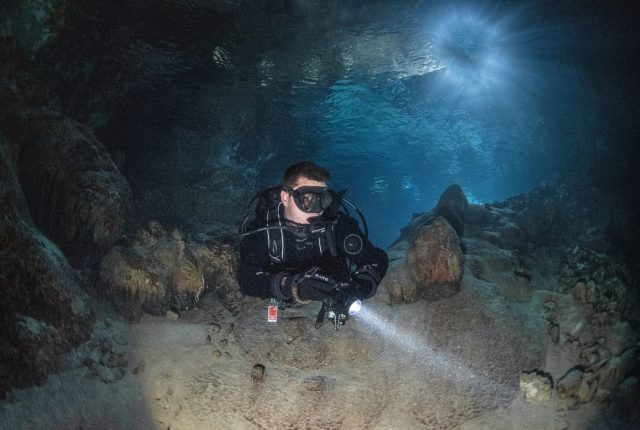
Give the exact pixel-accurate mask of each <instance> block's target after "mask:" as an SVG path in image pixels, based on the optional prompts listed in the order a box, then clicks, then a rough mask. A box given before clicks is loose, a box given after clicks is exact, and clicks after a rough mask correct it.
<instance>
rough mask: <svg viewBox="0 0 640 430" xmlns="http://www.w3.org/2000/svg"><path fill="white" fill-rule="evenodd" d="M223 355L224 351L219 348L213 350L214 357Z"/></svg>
mask: <svg viewBox="0 0 640 430" xmlns="http://www.w3.org/2000/svg"><path fill="white" fill-rule="evenodd" d="M220 357H222V352H220V350H219V349H216V350H215V351H213V358H220Z"/></svg>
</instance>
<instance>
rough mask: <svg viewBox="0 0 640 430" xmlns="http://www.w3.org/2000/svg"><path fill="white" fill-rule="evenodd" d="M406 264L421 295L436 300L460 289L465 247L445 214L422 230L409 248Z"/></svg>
mask: <svg viewBox="0 0 640 430" xmlns="http://www.w3.org/2000/svg"><path fill="white" fill-rule="evenodd" d="M407 267H408V269H409V276H410V277H411V279H412V280H413V282H415V283H416V285H417V286H418V294H419V295H420V296H421V297H424V298H429V299H436V298H441V297H447V296H451V295H453V294H455V293H457V292H458V291H459V290H460V281H461V280H462V272H463V265H462V250H461V249H460V244H459V240H458V235H457V234H456V232H455V230H454V229H453V228H452V227H451V225H449V223H448V222H447V221H446V220H445V219H444V218H443V217H438V218H436V219H435V221H434V222H433V223H432V224H429V225H428V226H425V227H423V228H422V229H421V230H420V232H419V233H418V236H417V237H416V239H415V240H414V241H413V243H412V244H411V246H410V247H409V250H408V251H407Z"/></svg>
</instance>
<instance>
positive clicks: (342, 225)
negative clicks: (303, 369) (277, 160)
mask: <svg viewBox="0 0 640 430" xmlns="http://www.w3.org/2000/svg"><path fill="white" fill-rule="evenodd" d="M329 177H330V174H329V172H328V171H327V170H325V169H323V168H322V167H320V166H318V165H316V164H314V163H313V162H311V161H303V162H299V163H296V164H292V165H291V166H289V167H288V168H287V169H286V170H285V172H284V175H283V181H282V185H281V186H278V187H274V188H270V189H267V190H265V191H263V192H262V193H260V194H259V195H258V196H256V197H255V198H254V200H252V202H253V201H255V200H256V199H257V200H258V203H257V206H256V208H255V218H254V219H253V220H251V221H249V218H250V216H249V213H248V214H247V215H246V216H245V219H244V221H243V223H242V225H241V227H240V233H241V237H242V239H241V241H240V261H239V267H238V280H239V284H240V291H241V292H242V293H243V294H244V295H247V296H254V297H260V298H271V299H272V302H273V301H274V300H273V299H275V300H276V301H278V302H279V303H280V305H281V306H282V305H285V306H291V305H292V304H295V303H298V304H308V303H311V302H312V301H322V302H323V306H322V308H321V310H320V313H319V314H318V320H317V321H316V327H319V326H320V325H322V320H323V318H324V316H325V315H327V316H328V318H329V319H330V320H332V321H333V322H334V324H335V326H336V329H337V326H338V324H344V321H345V320H346V318H347V317H348V315H349V314H350V313H352V310H353V311H356V312H357V308H359V306H360V305H361V300H363V299H367V298H371V297H373V295H374V294H375V292H376V289H377V287H378V284H379V283H380V281H381V280H382V278H383V276H384V275H385V273H386V270H387V266H388V257H387V254H386V253H385V252H384V251H383V250H381V249H379V248H376V247H375V246H374V245H373V244H372V243H371V242H370V241H369V239H368V238H367V234H366V232H367V228H366V223H365V221H364V217H363V216H362V214H361V213H360V211H359V210H358V209H357V208H356V207H355V206H354V205H353V204H352V203H351V202H349V201H348V200H347V199H345V198H344V197H343V196H342V195H341V193H336V192H333V191H331V190H329V189H328V188H327V181H328V180H329ZM345 202H346V203H348V204H350V205H351V206H352V207H353V208H354V209H355V210H356V211H357V212H358V214H359V215H360V217H361V220H362V223H363V227H364V230H365V234H363V233H362V231H361V229H360V227H359V224H358V222H357V221H356V220H355V219H354V218H352V217H351V216H350V215H349V213H348V210H347V208H346V206H345ZM249 206H251V203H250V204H249ZM352 305H353V306H352Z"/></svg>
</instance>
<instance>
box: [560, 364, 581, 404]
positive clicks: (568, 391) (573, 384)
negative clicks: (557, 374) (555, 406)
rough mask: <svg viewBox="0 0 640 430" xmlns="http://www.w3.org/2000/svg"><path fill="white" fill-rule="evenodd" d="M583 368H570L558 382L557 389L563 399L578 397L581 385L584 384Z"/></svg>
mask: <svg viewBox="0 0 640 430" xmlns="http://www.w3.org/2000/svg"><path fill="white" fill-rule="evenodd" d="M582 374H583V372H582V370H580V369H578V368H573V369H570V370H569V371H568V372H567V373H566V374H565V375H564V376H563V377H562V378H560V379H559V380H558V382H557V383H556V390H557V391H558V395H559V396H560V398H561V399H565V398H568V397H578V393H579V391H580V386H581V384H582Z"/></svg>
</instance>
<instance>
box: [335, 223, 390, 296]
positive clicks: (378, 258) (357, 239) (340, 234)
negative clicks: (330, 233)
mask: <svg viewBox="0 0 640 430" xmlns="http://www.w3.org/2000/svg"><path fill="white" fill-rule="evenodd" d="M336 241H337V243H336V247H337V248H338V250H339V251H340V253H342V254H343V255H345V256H346V257H347V258H348V259H349V260H350V261H351V262H352V263H353V264H355V266H356V269H355V271H354V272H353V275H352V279H351V281H352V285H354V287H355V286H356V285H359V286H361V287H362V288H363V289H364V290H363V292H362V294H361V295H362V298H368V297H372V296H373V295H374V294H375V292H376V289H377V287H378V284H380V281H382V278H383V277H384V275H385V274H386V273H387V267H388V266H389V258H388V256H387V253H386V252H384V251H383V250H382V249H380V248H377V247H376V246H374V245H373V244H372V243H371V241H370V240H369V239H368V238H367V237H365V235H364V234H363V233H362V231H360V227H359V226H358V223H357V222H356V220H354V219H353V218H351V217H349V216H346V215H345V216H342V217H340V218H339V222H338V223H337V225H336Z"/></svg>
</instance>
